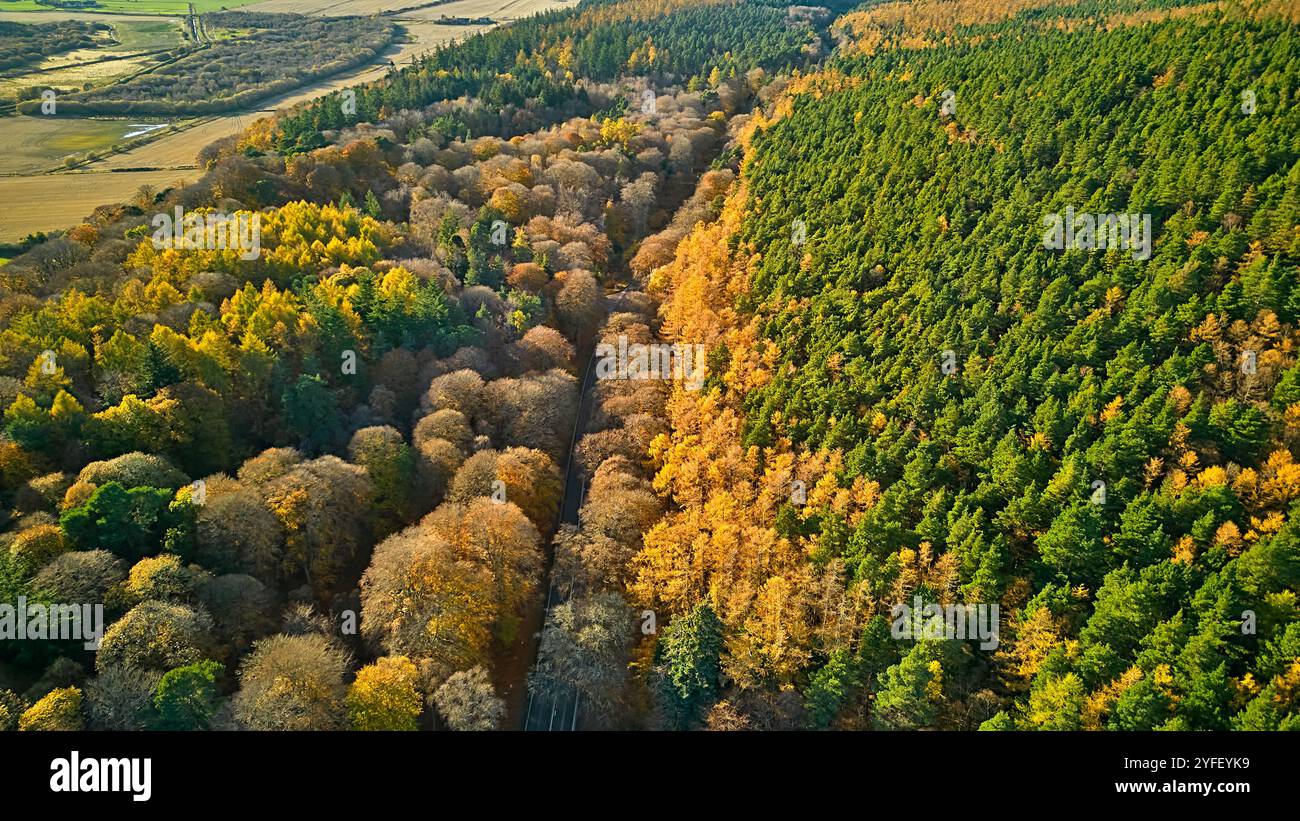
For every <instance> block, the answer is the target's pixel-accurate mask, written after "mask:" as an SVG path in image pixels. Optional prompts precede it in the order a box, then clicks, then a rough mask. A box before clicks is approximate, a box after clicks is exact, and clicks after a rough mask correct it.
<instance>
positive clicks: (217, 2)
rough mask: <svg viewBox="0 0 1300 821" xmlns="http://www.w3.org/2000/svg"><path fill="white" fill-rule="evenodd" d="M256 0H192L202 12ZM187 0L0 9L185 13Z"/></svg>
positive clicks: (20, 0) (14, 4) (6, 6)
mask: <svg viewBox="0 0 1300 821" xmlns="http://www.w3.org/2000/svg"><path fill="white" fill-rule="evenodd" d="M253 2H256V0H194V10H195V11H197V12H199V13H203V12H209V11H221V10H222V9H233V8H238V7H240V6H247V5H249V4H250V3H253ZM188 9H189V2H187V0H99V5H97V6H95V7H94V8H89V9H59V8H57V7H55V6H45V5H41V4H40V3H37V2H35V0H0V11H78V12H114V13H118V14H185V13H186V12H187V11H188Z"/></svg>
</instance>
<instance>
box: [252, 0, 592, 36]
mask: <svg viewBox="0 0 1300 821" xmlns="http://www.w3.org/2000/svg"><path fill="white" fill-rule="evenodd" d="M419 3H420V0H264V2H261V3H255V4H253V5H251V6H248V7H247V10H248V11H266V12H281V13H285V12H292V13H295V14H325V15H343V14H383V13H385V12H391V11H394V10H396V9H402V8H406V9H409V8H410V7H411V6H416V5H419ZM574 5H577V2H576V0H564V2H555V0H453V2H450V3H440V4H438V5H431V6H428V7H425V8H420V9H413V10H411V11H405V12H402V13H401V15H400V17H401V18H415V19H421V20H437V19H438V18H439V17H443V16H446V17H491V18H492V19H494V20H498V21H508V20H518V19H519V18H521V17H527V16H528V15H530V14H536V13H537V12H540V11H548V10H550V9H555V8H567V7H569V6H574ZM453 28H458V29H471V30H472V29H473V27H469V26H454V27H453ZM471 33H472V31H471Z"/></svg>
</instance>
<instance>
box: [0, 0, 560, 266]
mask: <svg viewBox="0 0 1300 821" xmlns="http://www.w3.org/2000/svg"><path fill="white" fill-rule="evenodd" d="M575 3H576V0H561V2H555V0H456V2H452V3H446V4H443V5H440V6H433V7H430V8H427V9H419V10H416V11H414V12H406V13H403V14H402V15H401V16H400V17H398V18H396V21H397V22H398V23H399V24H400V25H401V26H402V27H403V28H405V29H406V32H407V34H406V38H405V41H404V42H399V43H395V44H394V45H393V46H392V47H391V48H390V49H389V50H388V52H386V53H385V55H384V58H383V59H382V60H381V61H379V62H376V63H373V64H371V65H369V66H365V67H362V68H360V69H356V70H354V71H350V72H346V73H344V74H340V75H336V76H335V77H333V78H330V79H328V80H324V81H322V82H319V83H316V84H313V85H311V86H308V87H305V88H301V89H297V90H295V91H292V92H289V93H287V94H285V95H282V96H280V97H276V98H273V99H271V100H268V101H265V102H264V103H263V104H261V105H260V106H259V107H258V108H257V109H253V110H248V111H241V112H236V113H232V114H225V115H221V116H217V117H212V118H208V119H204V120H201V121H199V122H197V124H195V125H193V126H192V127H189V128H186V129H185V130H183V131H180V132H179V133H175V134H169V135H166V136H163V137H160V138H159V139H157V140H154V141H152V142H149V143H146V144H144V145H141V146H139V147H137V148H134V149H131V150H129V151H125V152H122V153H120V154H112V155H109V156H106V157H104V158H103V159H101V160H99V161H97V162H94V163H91V164H90V165H87V166H85V167H83V168H82V169H79V170H78V171H75V172H68V173H48V170H49V169H51V168H52V167H53V166H55V165H57V163H58V162H59V161H60V160H61V158H62V157H65V156H67V155H68V154H69V153H84V152H88V151H97V150H98V151H102V150H106V149H108V148H109V147H110V146H112V145H113V143H115V142H117V141H119V140H121V139H122V138H123V137H124V136H125V135H127V134H129V133H131V132H132V131H136V130H138V127H139V125H140V124H141V123H142V122H154V123H156V122H158V120H156V119H147V118H146V119H144V120H138V119H132V120H108V119H106V120H92V119H76V120H49V121H45V120H41V119H39V118H33V117H23V118H15V119H12V120H10V121H6V122H5V123H4V126H3V127H4V131H5V136H6V143H7V144H8V145H9V146H10V147H11V148H10V150H9V151H8V152H6V153H5V155H4V156H3V157H0V175H11V176H0V196H9V197H11V198H18V199H16V200H14V199H11V200H10V201H18V202H49V203H57V205H53V206H51V207H41V208H30V207H21V206H20V210H21V211H22V218H21V219H19V220H15V221H12V222H5V223H3V224H0V240H2V241H10V240H14V239H21V238H22V237H23V236H25V235H26V234H28V233H30V232H32V231H51V230H57V229H60V228H65V227H67V226H68V225H70V224H72V223H75V222H77V221H78V220H80V219H82V218H83V217H85V216H86V215H87V214H89V213H90V211H92V210H94V208H95V207H96V206H99V205H103V204H105V203H107V202H114V201H121V200H122V199H125V198H128V197H130V196H131V195H132V194H133V193H134V192H135V191H136V189H138V188H139V187H140V186H141V185H146V184H149V185H156V184H159V181H160V180H163V181H166V182H171V181H175V180H188V179H193V178H194V177H196V176H197V175H198V171H197V169H196V168H195V167H194V162H195V157H196V156H197V155H198V153H199V151H200V150H201V149H202V148H203V147H204V146H206V145H208V144H210V143H212V142H214V141H216V140H219V139H221V138H222V137H227V136H229V135H231V134H236V133H239V132H240V131H242V130H243V129H245V128H247V127H248V125H249V124H251V123H252V122H253V121H254V120H255V119H257V118H258V117H260V116H264V115H265V114H267V113H270V112H273V111H275V110H277V109H281V108H287V107H290V106H293V105H296V104H298V103H302V102H306V101H308V100H311V99H314V98H316V97H319V96H321V95H324V94H328V93H329V92H331V91H334V90H336V89H340V88H346V87H347V86H351V85H356V84H358V83H362V82H366V81H369V80H374V79H377V78H379V77H381V76H383V75H384V73H385V72H387V71H388V65H387V63H388V61H389V60H391V61H392V62H394V63H396V64H397V65H402V64H404V63H408V62H410V60H411V59H412V58H413V57H415V56H416V55H418V54H420V53H422V52H425V51H428V50H429V49H432V48H434V47H435V46H438V45H440V44H443V43H447V42H450V41H452V40H455V39H461V38H464V37H469V36H471V35H473V34H475V33H476V32H479V31H483V30H486V29H487V28H490V27H489V26H448V25H442V24H439V23H437V22H436V20H437V19H438V17H440V16H442V15H447V16H457V17H491V18H493V19H495V20H499V21H509V20H513V19H517V18H519V17H524V16H527V15H530V14H535V13H537V12H539V11H545V10H547V9H551V8H563V7H567V6H571V5H574V4H575ZM13 5H15V4H10V3H5V2H3V0H0V19H9V20H18V21H19V22H31V21H33V20H34V19H37V18H39V20H41V21H46V22H48V21H54V20H59V19H95V20H105V19H107V21H108V22H110V23H112V24H113V25H114V26H115V27H118V26H125V29H123V28H119V32H120V33H119V38H121V39H123V41H124V42H123V46H125V45H126V36H127V32H128V31H129V32H130V34H129V36H130V37H132V38H135V39H134V40H133V43H134V47H133V49H132V50H141V49H143V48H147V46H142V45H140V44H141V43H143V42H149V41H150V38H153V42H155V43H157V42H159V41H161V40H162V38H165V37H166V36H167V31H168V28H169V27H171V26H175V27H176V30H177V31H179V23H177V22H175V21H168V22H165V23H164V22H163V21H162V20H160V19H159V18H150V17H141V16H140V15H138V14H137V15H134V16H123V15H99V14H88V13H85V12H50V13H46V12H40V13H31V14H27V13H15V12H14V11H13V10H12V8H13ZM123 5H125V4H123ZM145 5H148V4H144V3H142V4H140V6H141V8H138V9H134V6H133V9H134V10H136V11H145V10H146V9H145V8H143V7H144V6H145ZM155 5H158V6H162V5H165V4H163V3H157V4H155ZM229 5H230V6H231V7H234V6H235V5H243V4H239V3H237V2H235V3H231V4H229ZM411 5H414V3H413V2H412V0H343V2H338V0H334V2H330V0H268V1H267V2H264V3H258V4H255V5H252V6H247V10H249V11H266V12H280V13H305V14H317V15H349V14H374V13H378V12H381V11H383V10H384V9H396V8H402V7H406V6H411ZM110 18H111V19H110ZM154 47H159V46H154ZM100 65H108V66H113V65H117V63H116V62H114V63H108V64H100ZM90 68H94V66H91V67H90ZM142 168H143V169H151V170H147V171H135V170H131V171H126V170H124V169H142ZM163 184H165V183H163Z"/></svg>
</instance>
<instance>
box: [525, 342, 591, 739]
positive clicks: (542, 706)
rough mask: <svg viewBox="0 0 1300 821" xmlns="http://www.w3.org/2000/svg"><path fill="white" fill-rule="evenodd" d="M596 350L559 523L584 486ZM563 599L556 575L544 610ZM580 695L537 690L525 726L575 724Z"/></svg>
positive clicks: (571, 520) (572, 518)
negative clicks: (583, 446)
mask: <svg viewBox="0 0 1300 821" xmlns="http://www.w3.org/2000/svg"><path fill="white" fill-rule="evenodd" d="M594 364H595V354H594V353H593V354H592V357H591V359H589V360H588V361H587V366H586V367H585V368H584V369H583V377H582V393H581V395H580V396H579V399H578V418H577V419H576V420H574V425H573V437H572V438H571V439H570V440H569V455H568V457H567V458H566V459H565V468H564V502H563V503H562V504H561V506H560V524H571V525H576V524H578V511H579V510H580V509H581V508H582V501H583V498H584V497H585V496H586V493H587V487H586V484H585V482H584V481H583V478H582V473H581V471H579V470H578V467H577V465H576V464H575V461H576V460H575V459H574V455H573V452H574V450H575V449H576V448H577V445H578V439H579V438H581V435H582V431H584V430H586V429H587V421H588V420H589V419H590V418H591V394H592V391H591V389H592V387H593V386H594V385H595V383H596V369H595V367H593V365H594ZM563 601H564V599H563V598H562V597H561V596H559V595H558V594H557V593H556V591H555V579H554V578H552V579H551V584H550V588H549V589H548V590H547V593H546V610H547V612H549V611H550V609H551V608H552V607H554V606H555V605H557V604H561V603H563ZM579 701H580V699H579V695H578V692H577V690H574V689H572V688H564V689H562V690H560V691H558V692H547V693H537V694H533V695H529V697H528V711H527V713H526V714H525V716H524V729H525V730H540V731H561V730H576V729H577V728H578V715H579V712H578V708H579V706H580V705H579Z"/></svg>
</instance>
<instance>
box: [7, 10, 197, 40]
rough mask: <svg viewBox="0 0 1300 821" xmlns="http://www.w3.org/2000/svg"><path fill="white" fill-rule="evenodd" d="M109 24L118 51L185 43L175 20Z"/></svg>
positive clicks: (122, 21) (120, 21) (131, 21)
mask: <svg viewBox="0 0 1300 821" xmlns="http://www.w3.org/2000/svg"><path fill="white" fill-rule="evenodd" d="M0 2H3V0H0ZM111 23H112V26H113V30H114V31H115V32H116V33H117V39H118V40H119V41H121V45H119V46H118V47H117V50H119V51H153V50H155V49H160V48H176V47H177V46H180V45H183V44H184V43H185V38H183V37H182V36H181V26H180V21H177V20H158V21H157V22H152V21H142V20H114V21H111Z"/></svg>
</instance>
